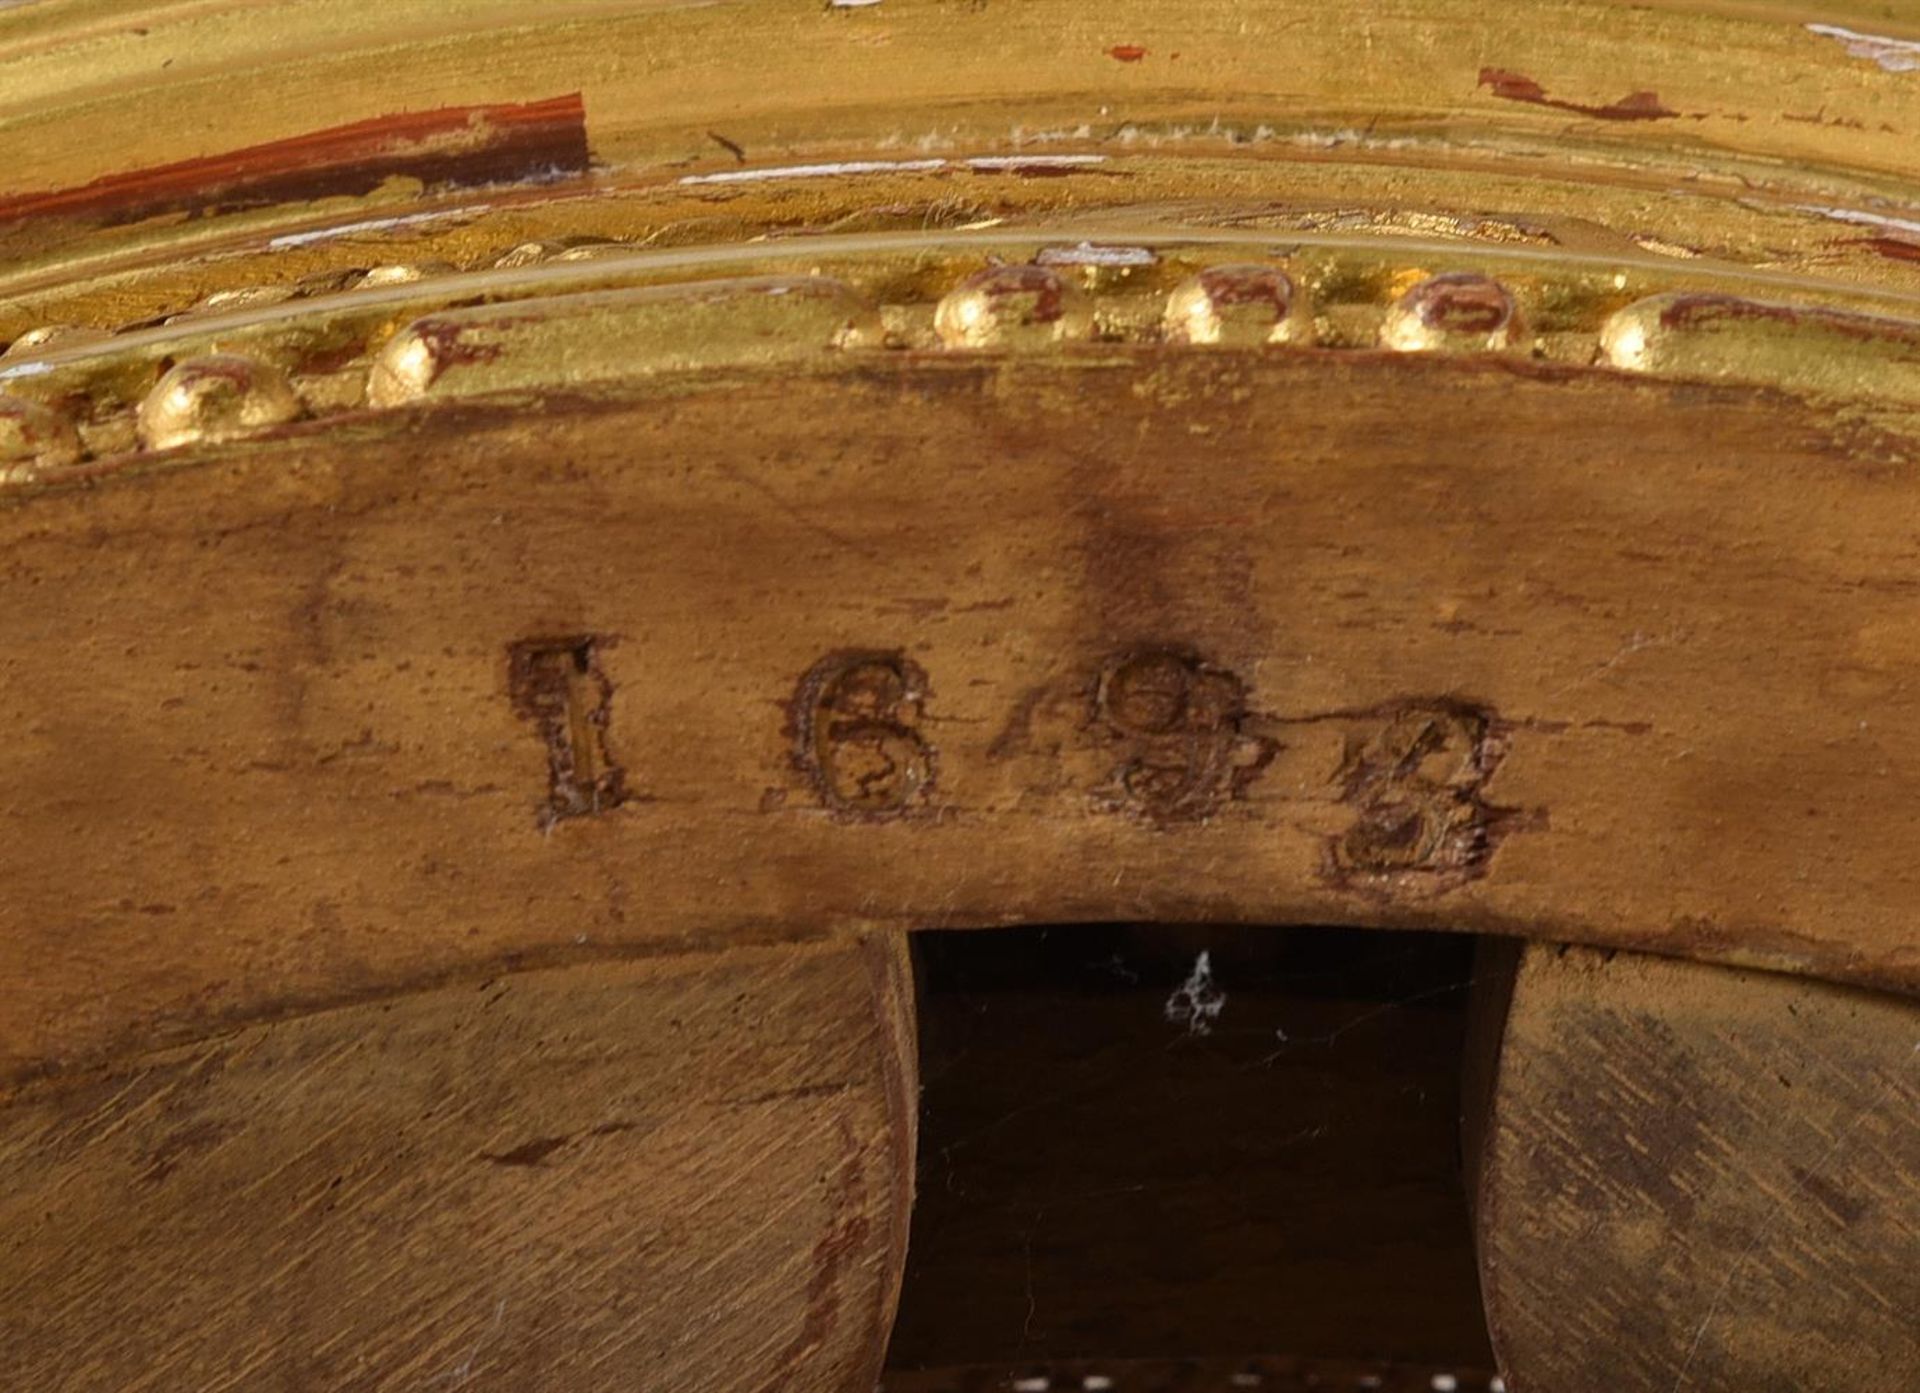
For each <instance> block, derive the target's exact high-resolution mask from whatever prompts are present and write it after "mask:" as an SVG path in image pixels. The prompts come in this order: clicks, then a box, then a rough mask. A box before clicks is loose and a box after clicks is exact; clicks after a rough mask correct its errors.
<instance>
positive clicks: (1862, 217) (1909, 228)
mask: <svg viewBox="0 0 1920 1393" xmlns="http://www.w3.org/2000/svg"><path fill="white" fill-rule="evenodd" d="M1793 209H1794V211H1795V212H1796V213H1818V214H1819V215H1820V216H1821V217H1823V218H1831V219H1833V220H1834V221H1835V222H1844V223H1853V224H1854V225H1855V226H1858V227H1885V228H1891V229H1892V230H1893V231H1895V232H1920V221H1916V220H1914V219H1912V218H1889V217H1887V216H1885V215H1884V214H1881V213H1868V212H1865V211H1863V210H1861V209H1859V208H1823V207H1821V206H1820V205H1819V204H1817V203H1796V204H1794V205H1793Z"/></svg>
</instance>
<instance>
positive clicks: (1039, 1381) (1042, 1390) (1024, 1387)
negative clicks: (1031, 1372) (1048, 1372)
mask: <svg viewBox="0 0 1920 1393" xmlns="http://www.w3.org/2000/svg"><path fill="white" fill-rule="evenodd" d="M1007 1387H1009V1388H1011V1389H1012V1390H1013V1393H1047V1390H1048V1389H1049V1388H1051V1387H1053V1385H1052V1384H1051V1383H1049V1382H1047V1380H1046V1379H1044V1378H1017V1379H1015V1380H1014V1381H1013V1382H1012V1383H1010V1384H1008V1385H1007Z"/></svg>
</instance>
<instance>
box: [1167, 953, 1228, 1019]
mask: <svg viewBox="0 0 1920 1393" xmlns="http://www.w3.org/2000/svg"><path fill="white" fill-rule="evenodd" d="M1226 1006H1227V994H1226V993H1225V992H1223V991H1221V990H1220V985H1219V983H1217V982H1215V981H1214V980H1213V954H1211V953H1208V952H1202V953H1201V954H1200V956H1199V957H1197V958H1195V959H1194V960H1193V971H1191V972H1189V973H1188V974H1187V980H1186V981H1184V982H1182V983H1181V984H1180V985H1179V986H1177V987H1175V988H1174V989H1173V994H1172V995H1171V996H1169V997H1168V998H1167V1004H1166V1007H1165V1014H1166V1017H1167V1019H1168V1020H1169V1021H1170V1022H1172V1023H1173V1024H1174V1025H1183V1026H1185V1027H1186V1028H1187V1033H1188V1034H1189V1035H1211V1034H1212V1033H1213V1023H1214V1022H1215V1021H1216V1020H1218V1019H1219V1018H1220V1013H1221V1012H1222V1011H1224V1010H1225V1009H1226Z"/></svg>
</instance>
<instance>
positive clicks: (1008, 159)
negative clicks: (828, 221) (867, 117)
mask: <svg viewBox="0 0 1920 1393" xmlns="http://www.w3.org/2000/svg"><path fill="white" fill-rule="evenodd" d="M868 3H877V0H868ZM1106 158H1107V157H1106V156H1105V155H976V156H975V157H974V158H972V159H969V160H967V161H965V162H964V163H965V165H966V167H967V168H968V169H970V170H973V171H974V172H976V173H988V172H991V171H994V170H1002V169H1035V168H1038V169H1074V168H1078V167H1080V166H1083V165H1090V164H1104V163H1105V162H1106ZM953 167H954V161H952V160H946V159H937V158H936V159H925V160H841V161H837V162H836V163H833V164H787V165H777V166H775V167H774V168H772V169H723V170H720V171H718V172H716V173H713V174H683V175H681V176H680V178H679V179H678V180H677V181H676V182H678V183H680V184H754V183H759V182H760V181H762V180H766V179H833V178H838V177H841V176H843V175H848V174H927V173H931V172H932V171H934V170H937V169H951V168H953Z"/></svg>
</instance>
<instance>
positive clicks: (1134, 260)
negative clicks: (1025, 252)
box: [1034, 242, 1160, 266]
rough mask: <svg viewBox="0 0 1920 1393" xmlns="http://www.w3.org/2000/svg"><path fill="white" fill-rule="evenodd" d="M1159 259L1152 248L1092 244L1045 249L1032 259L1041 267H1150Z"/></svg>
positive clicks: (1085, 243) (1158, 255) (1084, 243)
mask: <svg viewBox="0 0 1920 1393" xmlns="http://www.w3.org/2000/svg"><path fill="white" fill-rule="evenodd" d="M1159 259H1160V254H1159V253H1158V252H1156V251H1154V249H1153V248H1152V247H1103V246H1099V245H1097V244H1095V243H1093V242H1082V243H1080V244H1079V245H1078V246H1074V247H1045V248H1042V249H1041V252H1040V254H1039V255H1038V256H1036V257H1035V258H1034V260H1035V261H1036V262H1038V263H1039V264H1040V265H1042V266H1151V265H1153V264H1154V263H1155V262H1157V261H1158V260H1159Z"/></svg>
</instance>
